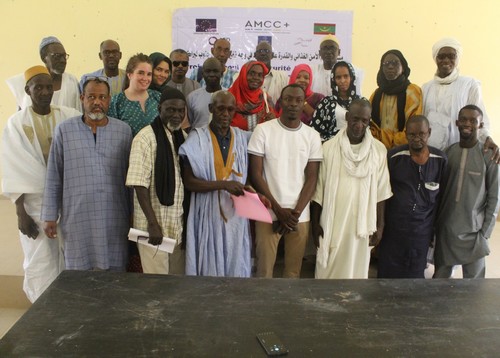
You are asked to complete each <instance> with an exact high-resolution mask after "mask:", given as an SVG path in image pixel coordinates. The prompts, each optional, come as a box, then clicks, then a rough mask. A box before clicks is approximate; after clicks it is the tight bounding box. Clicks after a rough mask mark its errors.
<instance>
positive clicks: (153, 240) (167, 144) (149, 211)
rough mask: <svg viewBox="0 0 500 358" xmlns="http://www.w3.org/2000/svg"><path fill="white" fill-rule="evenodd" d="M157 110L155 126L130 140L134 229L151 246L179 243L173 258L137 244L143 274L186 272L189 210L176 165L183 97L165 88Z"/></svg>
mask: <svg viewBox="0 0 500 358" xmlns="http://www.w3.org/2000/svg"><path fill="white" fill-rule="evenodd" d="M158 111H159V115H158V116H157V117H156V118H155V119H154V120H153V123H151V124H150V125H148V126H146V127H144V128H143V129H141V131H140V132H139V133H138V134H137V135H136V136H135V137H134V141H133V143H132V149H131V151H130V166H129V170H128V174H127V185H128V186H130V187H133V188H134V189H135V193H136V196H135V200H134V207H135V210H134V228H136V229H139V230H143V231H147V232H148V233H149V243H150V244H152V245H160V244H161V243H162V240H163V237H164V236H165V237H169V238H171V239H174V240H177V243H178V244H177V245H176V247H175V248H174V252H173V253H171V254H168V253H166V252H163V251H159V250H157V249H156V248H154V247H149V246H146V245H138V249H139V254H140V256H141V263H142V269H143V271H144V273H154V274H165V275H166V274H169V273H170V274H184V271H185V253H184V250H183V249H181V243H182V241H183V238H184V237H185V231H184V229H183V227H184V222H185V221H184V218H185V216H186V214H187V211H188V210H187V208H188V207H189V206H188V205H189V197H188V196H187V193H185V191H184V184H183V182H182V177H181V166H180V163H179V147H180V146H181V145H182V143H184V139H185V137H186V136H187V134H186V133H185V132H184V131H183V130H182V129H181V123H182V121H183V119H184V116H185V111H186V99H185V97H184V94H183V93H182V92H181V91H179V90H177V89H175V88H171V87H166V88H165V89H164V90H163V92H162V94H161V98H160V102H159V105H158ZM199 154H201V153H199ZM185 209H186V210H185Z"/></svg>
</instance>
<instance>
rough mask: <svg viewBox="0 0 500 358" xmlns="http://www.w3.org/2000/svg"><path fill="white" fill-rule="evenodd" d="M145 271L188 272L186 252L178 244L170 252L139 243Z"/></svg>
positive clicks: (182, 273) (179, 273)
mask: <svg viewBox="0 0 500 358" xmlns="http://www.w3.org/2000/svg"><path fill="white" fill-rule="evenodd" d="M137 246H138V249H139V255H140V256H141V265H142V271H143V272H144V273H155V274H162V275H167V274H173V275H184V273H185V272H186V252H185V251H184V250H181V247H180V245H177V246H176V247H175V249H174V252H172V253H171V254H168V253H166V252H163V251H160V250H157V249H156V248H154V247H149V246H146V245H137Z"/></svg>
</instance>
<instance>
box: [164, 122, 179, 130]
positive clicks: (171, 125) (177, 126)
mask: <svg viewBox="0 0 500 358" xmlns="http://www.w3.org/2000/svg"><path fill="white" fill-rule="evenodd" d="M167 128H168V130H169V131H171V132H173V131H176V130H179V129H181V125H180V123H179V124H178V125H173V124H172V123H170V122H169V123H167Z"/></svg>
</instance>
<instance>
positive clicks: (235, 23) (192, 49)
mask: <svg viewBox="0 0 500 358" xmlns="http://www.w3.org/2000/svg"><path fill="white" fill-rule="evenodd" d="M352 18H353V13H352V11H324V10H298V9H267V8H188V9H178V10H176V11H175V12H174V16H173V21H172V24H173V25H172V44H173V47H172V49H176V48H181V49H184V50H186V51H187V52H188V53H189V54H190V61H189V67H190V69H193V68H195V67H198V66H201V65H202V64H203V62H204V61H205V60H206V59H207V58H209V57H212V54H211V52H210V50H211V48H212V45H213V43H214V42H215V40H216V39H218V38H221V37H223V38H226V39H228V40H229V42H230V43H231V51H232V56H231V58H230V59H229V60H228V62H227V64H226V66H227V67H230V68H233V69H236V70H237V71H239V69H240V68H241V66H242V65H243V64H244V63H246V62H248V61H249V60H251V59H253V58H254V52H255V48H256V46H257V44H258V43H259V42H260V41H268V42H269V43H270V44H271V45H272V47H273V52H274V56H275V58H274V59H273V60H272V63H271V65H272V67H273V68H274V69H276V70H283V71H286V72H288V74H290V73H291V71H292V69H293V68H294V67H295V66H296V65H297V64H300V63H307V64H313V63H320V62H321V59H320V57H319V54H318V52H319V44H320V42H321V40H322V38H323V37H324V36H325V35H327V34H334V35H335V36H337V38H338V39H339V41H340V48H341V52H340V58H339V60H341V59H344V60H346V61H349V62H350V61H351V57H352V46H351V35H352Z"/></svg>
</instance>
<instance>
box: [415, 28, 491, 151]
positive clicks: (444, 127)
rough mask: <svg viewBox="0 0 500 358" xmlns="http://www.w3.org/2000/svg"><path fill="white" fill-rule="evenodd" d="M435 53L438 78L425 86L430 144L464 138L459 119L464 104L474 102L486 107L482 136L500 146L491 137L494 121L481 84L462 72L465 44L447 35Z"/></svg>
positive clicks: (440, 146)
mask: <svg viewBox="0 0 500 358" xmlns="http://www.w3.org/2000/svg"><path fill="white" fill-rule="evenodd" d="M432 57H433V58H434V61H435V62H436V65H437V70H436V74H435V75H434V79H433V80H431V81H429V82H427V83H425V84H424V85H423V86H422V93H423V97H424V106H423V107H424V108H423V112H424V113H423V115H424V116H426V117H427V118H428V119H429V122H430V126H431V128H432V136H431V137H430V138H429V143H428V144H429V145H431V146H433V147H436V148H438V149H441V150H444V149H446V148H447V147H449V146H450V145H452V144H454V143H457V142H458V141H459V140H460V135H459V133H458V129H457V128H458V127H457V126H456V125H455V120H456V119H457V118H458V112H459V111H460V109H461V108H462V107H464V106H465V105H468V104H473V105H476V106H478V107H479V108H481V110H482V111H483V113H484V115H483V122H484V126H483V128H482V129H480V130H479V140H480V141H481V142H482V143H485V147H486V148H492V149H495V153H496V155H495V159H496V158H497V157H498V148H497V146H496V145H495V144H494V143H493V141H492V140H491V138H490V137H489V128H490V121H489V118H488V116H487V115H486V111H485V109H484V103H483V98H482V94H481V84H480V83H479V81H477V80H476V79H474V78H472V77H465V76H460V74H459V70H458V64H459V62H460V58H461V57H462V45H461V44H460V42H458V41H457V40H456V39H454V38H444V39H441V40H440V41H438V42H436V43H435V44H434V46H433V47H432Z"/></svg>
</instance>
